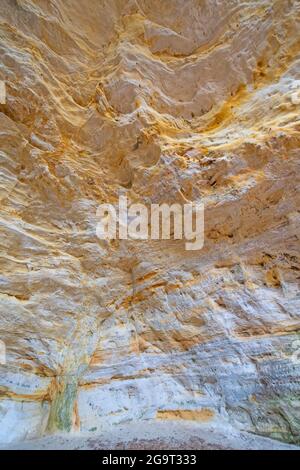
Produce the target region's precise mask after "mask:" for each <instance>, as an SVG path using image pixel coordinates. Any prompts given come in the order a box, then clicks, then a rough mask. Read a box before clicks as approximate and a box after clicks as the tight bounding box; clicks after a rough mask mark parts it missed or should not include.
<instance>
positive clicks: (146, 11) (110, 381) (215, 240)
mask: <svg viewBox="0 0 300 470" xmlns="http://www.w3.org/2000/svg"><path fill="white" fill-rule="evenodd" d="M0 15H1V24H0V30H1V35H0V38H1V39H0V41H1V45H0V51H1V52H0V54H1V63H0V79H1V80H3V81H5V84H6V93H7V99H6V104H2V105H0V112H1V113H0V125H1V128H0V129H1V130H0V141H1V153H0V158H1V173H0V195H1V239H0V240H1V241H0V243H1V258H0V261H1V273H2V274H1V280H0V292H1V294H0V295H1V297H0V300H1V305H0V307H1V320H0V339H1V340H2V341H3V342H5V345H6V352H7V357H6V364H3V365H2V366H1V388H0V398H1V400H0V417H1V427H0V429H1V431H0V433H1V440H2V442H12V441H18V440H24V439H28V438H33V437H38V436H41V435H42V434H44V433H48V432H56V431H71V430H73V431H75V430H82V431H88V430H90V431H94V432H96V431H97V430H98V431H99V430H101V429H103V427H105V426H107V425H108V424H119V423H124V422H129V421H137V420H158V421H160V420H161V419H175V420H179V419H181V420H191V419H192V420H196V421H200V422H201V421H203V422H207V421H209V420H211V421H215V422H218V420H220V422H222V423H228V426H234V427H235V428H236V429H240V430H243V431H251V432H254V433H257V434H261V435H265V436H269V437H275V438H278V439H281V440H284V441H287V442H291V443H300V437H299V435H300V400H299V391H300V383H299V382H300V378H299V372H300V357H299V356H300V354H297V350H299V343H297V341H300V337H299V331H300V321H299V316H300V310H299V307H300V303H299V278H300V273H299V270H300V262H299V195H298V194H297V189H298V187H299V140H300V139H299V137H300V134H299V130H300V127H299V104H300V59H299V49H300V48H299V40H300V31H299V19H300V18H299V17H300V3H299V2H298V1H296V0H295V1H293V0H290V1H285V0H277V1H276V0H275V1H274V0H262V1H260V2H257V1H252V2H251V1H250V2H246V3H244V2H241V1H239V0H228V1H226V2H225V1H219V0H206V1H205V0H172V1H168V2H166V1H163V0H138V1H133V0H132V1H131V0H129V1H128V0H109V1H108V0H107V1H105V0H88V2H87V1H85V0H53V1H51V2H50V1H47V0H1V12H0ZM120 195H126V196H127V197H128V200H129V202H140V203H144V204H150V203H163V202H167V203H169V204H171V203H173V202H178V203H181V204H183V203H184V202H186V201H197V200H201V201H202V202H204V204H205V245H204V248H203V249H202V250H201V251H196V252H195V251H193V252H192V251H186V250H185V248H184V241H180V240H169V241H168V240H165V241H159V240H158V241H138V242H137V241H135V242H134V241H126V240H115V241H111V242H106V241H101V240H99V239H98V238H97V236H96V222H97V219H96V209H97V207H98V205H99V204H101V203H104V202H116V201H117V200H118V197H119V196H120Z"/></svg>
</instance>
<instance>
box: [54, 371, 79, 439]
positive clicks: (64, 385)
mask: <svg viewBox="0 0 300 470" xmlns="http://www.w3.org/2000/svg"><path fill="white" fill-rule="evenodd" d="M76 397H77V378H76V377H61V378H59V379H58V382H57V392H56V394H55V396H54V398H53V400H52V403H51V408H50V414H49V420H48V426H47V428H48V431H50V432H54V431H57V430H59V431H67V432H69V431H71V429H72V425H73V413H74V408H75V402H76Z"/></svg>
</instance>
